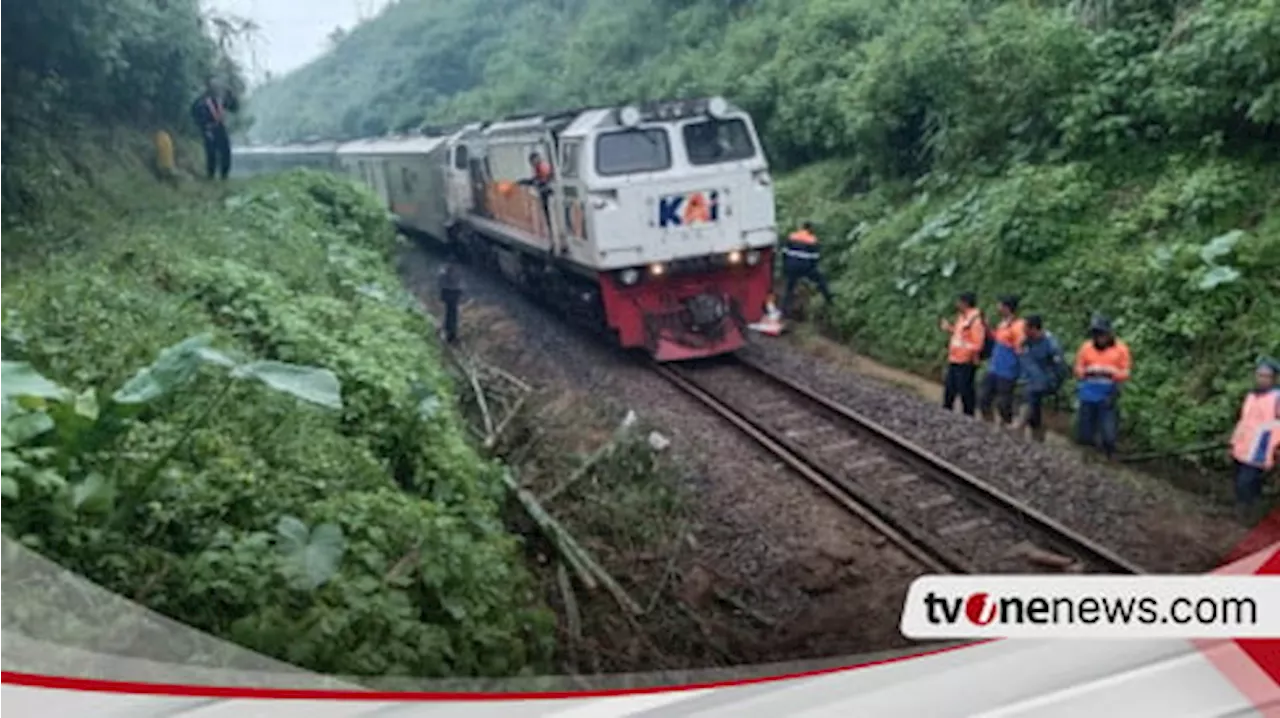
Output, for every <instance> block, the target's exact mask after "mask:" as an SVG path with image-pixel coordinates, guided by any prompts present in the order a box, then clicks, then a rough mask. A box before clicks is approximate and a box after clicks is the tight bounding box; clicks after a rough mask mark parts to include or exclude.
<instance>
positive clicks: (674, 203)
mask: <svg viewBox="0 0 1280 718" xmlns="http://www.w3.org/2000/svg"><path fill="white" fill-rule="evenodd" d="M719 219H720V193H718V192H716V191H715V190H709V191H706V192H690V193H688V194H672V195H667V196H666V197H663V198H662V199H661V200H659V202H658V226H659V227H661V228H663V229H666V228H667V227H696V226H698V225H701V224H712V223H714V222H717V221H719Z"/></svg>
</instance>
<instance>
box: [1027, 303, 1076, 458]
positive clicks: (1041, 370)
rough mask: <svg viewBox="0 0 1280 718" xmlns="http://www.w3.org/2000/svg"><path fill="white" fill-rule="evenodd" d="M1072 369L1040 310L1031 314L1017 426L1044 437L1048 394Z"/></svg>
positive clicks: (1028, 324)
mask: <svg viewBox="0 0 1280 718" xmlns="http://www.w3.org/2000/svg"><path fill="white" fill-rule="evenodd" d="M1070 371H1071V369H1070V367H1069V366H1067V362H1066V359H1065V358H1063V356H1062V345H1060V344H1059V343H1058V340H1057V339H1055V338H1054V336H1053V335H1052V334H1050V333H1049V332H1047V331H1045V329H1044V320H1043V319H1042V318H1041V317H1040V315H1038V314H1032V315H1031V316H1029V317H1027V319H1026V324H1025V336H1024V338H1023V342H1022V353H1021V354H1019V355H1018V380H1019V381H1021V382H1022V383H1023V390H1024V392H1025V395H1024V397H1023V406H1022V412H1021V415H1020V416H1019V418H1018V420H1017V421H1016V422H1014V424H1013V427H1014V428H1015V429H1021V428H1022V427H1023V426H1026V427H1028V428H1029V429H1030V430H1031V438H1032V439H1034V440H1035V441H1044V436H1045V431H1044V415H1043V405H1044V400H1045V399H1046V398H1047V397H1050V396H1053V395H1054V394H1056V393H1058V390H1059V389H1061V388H1062V384H1063V382H1065V381H1066V379H1067V375H1068V374H1069V373H1070Z"/></svg>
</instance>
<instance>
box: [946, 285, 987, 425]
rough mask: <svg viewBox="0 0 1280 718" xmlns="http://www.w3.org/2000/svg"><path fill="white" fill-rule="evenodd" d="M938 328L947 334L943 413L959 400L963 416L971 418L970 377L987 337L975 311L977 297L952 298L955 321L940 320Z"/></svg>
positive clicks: (973, 394)
mask: <svg viewBox="0 0 1280 718" xmlns="http://www.w3.org/2000/svg"><path fill="white" fill-rule="evenodd" d="M938 327H939V328H940V329H942V331H944V332H947V333H948V334H950V335H951V339H950V342H949V343H948V344H947V376H946V381H945V388H944V390H943V393H942V406H943V407H944V408H946V409H947V411H952V410H953V409H954V407H955V403H956V399H957V398H959V399H960V406H961V408H962V409H963V410H964V414H965V416H973V408H974V407H973V405H974V400H975V390H974V378H975V376H976V374H977V371H978V363H979V362H980V361H981V357H982V345H983V342H984V341H985V339H986V336H987V327H986V322H985V321H983V319H982V311H981V310H979V309H978V297H977V295H976V294H974V293H973V292H962V293H961V294H960V296H958V297H956V318H955V321H947V320H946V319H941V320H939V321H938Z"/></svg>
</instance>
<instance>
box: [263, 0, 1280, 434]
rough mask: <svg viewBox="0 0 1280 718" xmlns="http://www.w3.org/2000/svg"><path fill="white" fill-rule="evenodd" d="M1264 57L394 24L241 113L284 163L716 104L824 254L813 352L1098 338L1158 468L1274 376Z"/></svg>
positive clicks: (588, 1) (651, 24)
mask: <svg viewBox="0 0 1280 718" xmlns="http://www.w3.org/2000/svg"><path fill="white" fill-rule="evenodd" d="M1276 57H1280V0H1240V1H1238V2H1237V1H1234V0H1203V1H1202V2H1189V1H1186V0H1062V1H1061V2H1035V3H1027V2H1024V1H1021V0H1019V1H1016V2H1015V1H1012V0H1009V1H1001V0H984V1H981V2H972V1H968V0H910V1H909V2H907V3H905V4H904V3H901V2H892V1H890V0H808V1H806V2H791V1H788V0H756V1H752V0H659V1H657V2H649V3H615V2H610V1H609V0H539V1H534V2H524V3H515V2H506V1H504V0H497V1H493V2H490V1H488V0H484V1H482V0H468V1H461V2H450V3H446V2H442V1H439V0H402V2H400V3H398V4H396V5H395V6H393V7H392V8H390V9H389V10H387V11H386V12H385V13H384V14H383V15H382V16H380V17H378V18H375V19H374V20H372V21H370V22H369V23H367V24H365V25H364V26H361V27H359V28H357V29H356V30H355V31H354V32H353V33H351V36H350V37H349V38H348V39H347V40H346V41H344V42H343V43H341V44H340V45H339V46H338V47H337V48H335V50H334V51H333V52H332V53H331V54H329V55H327V56H325V57H323V58H321V59H320V60H318V61H316V62H315V63H313V64H312V65H310V66H309V67H307V68H305V69H303V70H301V71H299V72H298V73H296V74H295V75H292V76H289V77H286V78H283V79H282V80H280V81H279V82H277V83H276V84H275V85H273V86H270V87H268V88H265V89H264V90H263V91H262V92H261V93H259V95H258V96H257V97H255V98H253V102H254V104H255V110H254V111H255V113H256V115H257V116H258V118H259V123H258V125H257V126H256V127H255V131H256V132H257V133H258V136H259V137H262V138H274V139H287V138H293V137H300V136H303V135H307V134H325V135H347V136H350V135H356V134H364V133H370V132H380V131H383V130H386V129H388V128H394V127H408V126H412V125H413V124H414V123H415V122H416V121H417V120H419V118H421V119H426V120H429V121H432V122H435V121H445V120H452V119H460V118H475V117H485V116H492V115H493V114H495V113H501V112H508V111H515V110H522V109H528V108H531V107H557V106H566V105H569V106H571V105H577V104H582V103H588V102H603V101H612V102H621V101H627V100H630V99H634V98H645V97H654V96H673V95H688V94H695V93H698V94H701V93H713V92H714V93H721V94H726V95H728V96H731V97H732V98H733V99H735V100H736V101H738V102H740V103H741V104H743V105H744V106H745V107H747V108H748V109H749V110H750V111H751V112H752V113H753V115H754V116H755V117H756V118H757V121H758V124H759V126H760V127H761V129H762V132H763V133H764V136H765V142H766V145H767V148H768V150H769V154H770V159H771V161H772V162H773V164H774V165H775V166H777V167H778V168H779V169H780V170H793V172H790V173H789V176H787V177H785V178H784V180H783V182H782V184H781V187H780V211H781V216H782V218H783V220H785V221H786V222H788V223H790V222H794V221H796V220H798V219H799V218H800V217H802V216H805V217H811V218H814V219H816V220H818V221H819V223H820V227H821V233H822V234H823V236H825V237H826V238H828V240H829V241H830V243H831V244H832V245H833V247H832V248H833V251H832V252H831V254H832V255H834V257H833V259H832V264H833V269H834V273H835V274H836V275H837V286H838V287H839V288H840V292H839V295H840V299H841V301H840V306H839V307H838V308H837V310H836V311H835V312H834V313H833V315H832V316H831V318H830V321H831V324H832V327H831V328H832V329H833V330H834V331H835V332H837V333H839V334H841V335H843V336H845V337H847V338H851V339H855V340H857V342H858V344H859V346H860V348H862V349H863V350H864V351H868V352H870V353H872V354H874V355H876V356H878V357H880V358H882V359H887V360H891V361H894V362H897V363H900V364H905V365H910V366H913V367H916V368H917V369H920V370H928V371H932V370H934V369H937V368H938V367H939V365H940V359H941V356H940V355H941V345H942V340H941V339H940V338H939V336H937V335H936V330H935V328H934V327H935V325H936V321H937V317H938V315H940V314H943V313H946V312H948V311H949V303H950V297H951V296H953V295H954V294H955V293H956V292H957V291H959V290H961V289H968V288H972V289H976V290H977V291H979V292H980V293H981V295H982V297H983V301H984V304H985V305H986V307H987V308H988V309H989V310H993V309H994V308H993V307H992V303H993V297H994V295H995V294H996V293H998V292H999V293H1003V292H1008V291H1014V292H1020V293H1021V294H1023V295H1025V296H1026V300H1027V301H1026V309H1027V311H1036V312H1042V313H1044V314H1045V315H1046V320H1047V321H1048V322H1049V324H1050V326H1051V328H1053V329H1055V330H1056V331H1057V333H1058V334H1059V335H1060V336H1062V337H1063V338H1064V342H1065V343H1066V344H1068V346H1069V347H1070V348H1074V346H1075V344H1076V342H1077V341H1078V340H1079V339H1081V338H1082V336H1081V335H1082V332H1083V327H1084V324H1085V322H1086V321H1087V318H1088V315H1089V313H1090V312H1092V311H1102V312H1105V313H1107V314H1109V315H1111V316H1113V317H1114V318H1115V319H1116V322H1117V326H1118V327H1119V331H1120V332H1121V334H1122V335H1123V337H1124V338H1125V339H1127V340H1129V341H1130V343H1131V344H1132V346H1133V348H1134V351H1135V355H1136V363H1137V371H1136V375H1135V380H1134V382H1133V386H1132V390H1131V391H1130V394H1129V397H1128V398H1127V399H1126V400H1125V401H1126V423H1127V425H1128V433H1129V437H1128V438H1129V440H1130V441H1131V442H1132V443H1134V444H1136V445H1141V446H1146V447H1154V448H1164V449H1170V450H1172V449H1175V448H1177V447H1180V446H1185V445H1186V444H1187V443H1189V442H1193V441H1198V440H1204V439H1214V438H1217V437H1218V436H1220V435H1221V434H1222V433H1223V432H1224V431H1225V430H1227V429H1229V427H1230V424H1231V419H1232V413H1233V411H1234V409H1235V403H1236V401H1237V400H1238V392H1239V391H1240V390H1242V389H1243V388H1244V386H1245V385H1246V383H1247V381H1248V374H1249V362H1250V361H1251V360H1252V359H1253V357H1255V356H1256V355H1257V354H1259V353H1280V300H1278V299H1277V295H1278V292H1277V289H1280V286H1278V285H1277V279H1276V277H1277V276H1280V274H1278V273H1277V271H1276V270H1277V269H1278V268H1280V219H1278V218H1277V212H1280V191H1278V190H1277V186H1278V185H1277V182H1276V179H1277V177H1276V174H1275V169H1274V162H1275V161H1276V159H1277V157H1278V156H1280V153H1278V149H1277V148H1280V129H1278V125H1277V120H1278V119H1280V63H1277V62H1275V58H1276ZM815 163H816V164H815ZM855 230H857V231H855ZM854 237H860V238H861V239H860V240H859V241H858V242H854V241H853V240H854Z"/></svg>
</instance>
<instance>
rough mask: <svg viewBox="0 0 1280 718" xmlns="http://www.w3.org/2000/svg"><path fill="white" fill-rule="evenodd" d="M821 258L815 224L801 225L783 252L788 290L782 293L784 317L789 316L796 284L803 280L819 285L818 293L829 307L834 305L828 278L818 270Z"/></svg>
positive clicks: (783, 264) (792, 234)
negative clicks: (814, 230)
mask: <svg viewBox="0 0 1280 718" xmlns="http://www.w3.org/2000/svg"><path fill="white" fill-rule="evenodd" d="M821 258H822V253H821V252H820V251H819V248H818V236H817V235H815V234H814V233H813V223H812V222H803V223H801V224H800V229H797V230H796V231H794V232H792V233H791V234H790V235H789V236H788V237H787V244H786V246H785V247H784V248H783V250H782V276H783V277H785V278H786V280H787V286H786V289H785V290H784V291H783V292H782V314H783V316H789V312H790V311H791V297H792V295H793V294H794V293H795V290H796V283H797V282H799V281H800V280H802V279H807V280H809V281H811V282H813V283H814V284H816V285H818V291H819V292H821V293H822V298H823V299H825V300H826V302H827V304H828V305H831V304H833V303H834V300H833V299H832V297H831V290H830V289H829V288H828V287H827V278H826V276H825V275H823V274H822V270H821V269H819V268H818V260H819V259H821Z"/></svg>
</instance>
